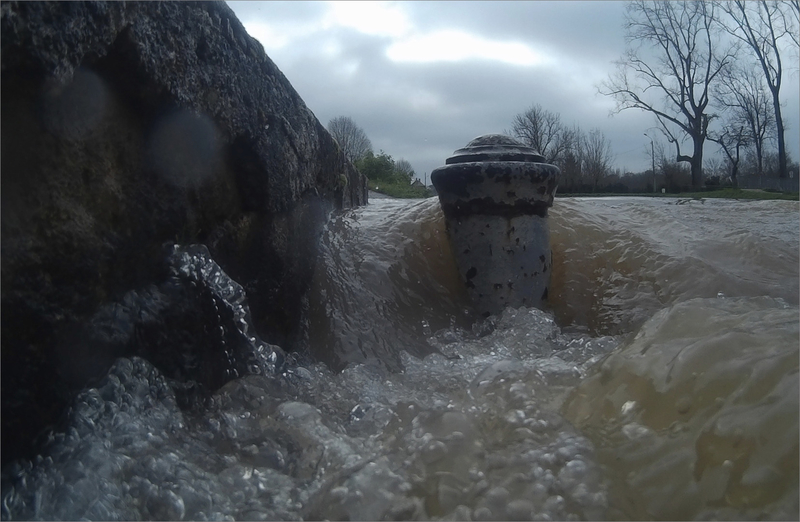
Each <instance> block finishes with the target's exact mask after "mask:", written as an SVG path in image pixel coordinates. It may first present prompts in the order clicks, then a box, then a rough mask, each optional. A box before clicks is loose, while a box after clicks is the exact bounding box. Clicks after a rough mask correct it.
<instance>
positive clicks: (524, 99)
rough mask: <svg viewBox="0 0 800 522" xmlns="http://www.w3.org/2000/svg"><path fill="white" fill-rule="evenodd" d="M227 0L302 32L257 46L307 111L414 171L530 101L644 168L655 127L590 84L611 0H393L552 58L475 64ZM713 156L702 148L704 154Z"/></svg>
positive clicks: (793, 108)
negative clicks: (411, 52)
mask: <svg viewBox="0 0 800 522" xmlns="http://www.w3.org/2000/svg"><path fill="white" fill-rule="evenodd" d="M230 4H231V7H232V8H233V9H234V11H235V12H236V13H237V15H238V16H239V17H240V19H241V20H242V22H243V23H244V24H245V25H247V23H248V21H249V20H261V21H263V22H266V23H269V24H270V25H272V26H273V27H274V28H276V29H278V30H280V29H281V28H286V29H297V28H303V31H306V32H305V33H303V32H302V31H300V34H298V35H297V36H296V37H295V38H294V39H293V40H292V41H291V42H290V43H289V44H288V45H286V46H284V47H282V48H279V49H272V50H271V49H266V52H267V54H268V55H269V56H270V58H272V59H273V61H275V63H276V64H277V65H278V67H279V68H280V69H281V71H282V72H283V73H284V74H285V75H286V77H287V78H288V79H289V81H290V82H292V84H293V85H294V87H295V88H296V89H297V91H298V92H299V93H300V95H301V96H302V97H303V99H304V100H305V102H306V104H307V105H308V106H309V108H310V109H311V110H312V111H313V112H314V114H315V115H316V116H317V117H318V118H319V120H320V121H321V122H322V123H323V124H327V122H328V121H329V120H330V119H331V118H333V117H335V116H340V115H346V116H350V117H352V118H353V119H354V120H355V121H356V122H357V123H358V124H359V125H360V126H361V127H363V128H364V130H365V131H366V132H367V134H368V136H369V137H370V140H371V141H372V143H373V146H374V147H375V149H376V150H379V149H383V150H385V151H386V152H387V153H389V154H391V155H392V156H393V157H394V158H401V157H402V158H405V159H407V160H409V161H410V162H411V164H412V166H413V167H414V169H415V171H416V172H417V174H418V175H419V176H422V175H423V173H424V172H428V173H430V171H431V170H432V169H434V168H436V167H438V166H440V165H442V164H443V162H444V160H445V158H447V157H448V156H449V155H451V154H452V152H453V151H454V150H455V149H457V148H459V147H462V146H463V145H465V144H466V143H467V142H468V141H469V140H470V139H472V138H474V137H476V136H477V135H479V134H484V133H490V132H503V131H505V130H507V129H510V127H511V122H512V120H513V117H514V115H516V114H518V113H520V112H522V111H524V110H525V109H527V108H528V107H529V106H531V105H533V104H535V103H540V104H541V105H542V106H543V107H546V108H548V109H550V110H552V111H554V112H557V113H559V114H560V115H561V118H562V121H563V122H564V123H565V124H567V125H572V124H577V125H578V126H580V128H581V129H583V130H584V131H588V130H590V129H592V128H595V127H597V128H600V129H601V130H602V131H603V132H604V133H605V134H606V135H607V137H608V138H609V140H611V142H612V147H613V152H614V154H615V155H616V165H617V166H618V167H620V168H627V169H629V170H633V171H638V170H643V169H646V168H649V165H650V155H649V149H650V147H649V144H650V141H649V139H648V138H646V137H644V136H643V133H644V132H645V131H646V130H647V129H648V128H651V127H653V126H654V125H655V121H654V119H653V117H652V116H650V115H649V114H647V113H644V112H641V111H633V110H628V111H624V112H622V113H620V114H617V115H615V116H614V117H611V118H609V116H608V113H609V109H610V108H612V107H613V102H612V101H611V100H610V99H608V98H607V97H604V96H601V95H598V94H597V89H596V84H598V83H599V82H601V81H602V80H604V79H606V78H607V77H608V74H609V73H610V72H611V71H613V67H614V66H613V65H612V63H611V62H612V61H613V60H616V59H618V58H619V57H620V56H621V55H622V52H623V50H624V39H623V37H622V31H623V30H622V23H623V19H622V15H623V13H624V5H625V4H624V3H623V2H573V1H570V2H561V1H558V2H551V1H547V2H496V1H491V2H408V3H404V4H402V7H403V10H404V11H405V12H406V13H407V16H408V18H409V21H410V23H411V25H412V26H413V27H415V29H416V30H417V31H419V32H423V33H425V32H430V31H435V30H445V29H457V30H460V31H463V32H467V33H471V34H476V35H478V36H480V37H483V38H486V39H492V40H497V41H520V42H525V43H527V44H529V45H530V46H531V47H533V48H535V49H540V50H542V49H543V50H544V51H545V52H548V53H550V55H552V56H556V57H557V60H556V61H555V62H554V63H553V64H550V65H547V66H537V67H519V66H513V65H508V64H503V63H500V62H494V61H485V60H467V61H462V62H454V63H448V62H438V63H408V62H401V63H396V62H392V61H391V60H389V59H388V57H387V56H386V51H387V49H388V47H389V45H391V43H392V40H391V39H390V38H389V37H381V36H370V35H365V34H363V33H359V32H358V31H356V30H355V29H352V28H346V27H331V28H328V29H325V30H321V29H316V30H314V29H313V28H314V27H315V26H316V27H318V26H319V25H320V24H319V23H318V22H321V21H322V17H323V15H324V13H325V11H326V10H327V9H328V8H327V7H326V6H325V5H324V4H322V3H319V2H266V3H264V4H261V3H256V2H243V3H240V2H235V3H233V2H231V3H230ZM332 49H336V50H337V52H336V53H334V54H331V53H330V51H331V50H332ZM326 50H327V51H326ZM326 52H327V54H326ZM785 81H786V85H785V86H784V89H786V90H785V91H784V92H785V93H788V92H790V91H791V90H792V89H794V90H797V83H798V82H797V75H794V76H793V78H789V79H786V80H785ZM787 98H788V101H787V107H786V109H787V111H786V112H787V119H788V120H789V127H790V131H789V133H788V134H787V143H792V144H793V145H792V147H793V148H792V149H791V150H792V155H793V157H795V158H796V157H797V152H796V151H797V148H798V145H797V144H796V142H797V141H798V138H797V136H798V134H797V130H798V129H797V127H798V126H800V125H798V123H797V122H798V119H799V118H798V114H797V113H798V109H797V105H798V101H797V99H796V97H794V98H792V97H791V96H788V95H787ZM789 115H791V116H789ZM790 118H791V119H790ZM714 154H715V150H712V147H711V146H709V147H708V148H707V150H706V156H707V157H711V156H712V155H714Z"/></svg>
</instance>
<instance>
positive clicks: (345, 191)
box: [0, 2, 367, 461]
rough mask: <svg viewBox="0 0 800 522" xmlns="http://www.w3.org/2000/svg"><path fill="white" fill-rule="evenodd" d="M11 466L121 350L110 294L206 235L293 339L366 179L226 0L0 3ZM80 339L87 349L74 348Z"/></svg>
mask: <svg viewBox="0 0 800 522" xmlns="http://www.w3.org/2000/svg"><path fill="white" fill-rule="evenodd" d="M0 9H2V26H1V27H0V29H1V30H2V156H1V158H2V165H1V172H2V401H3V403H2V413H3V415H2V438H3V447H2V449H3V460H4V461H8V459H10V458H14V457H15V456H16V455H15V453H17V452H18V450H19V451H21V450H22V449H24V448H26V447H27V446H29V442H30V440H31V439H32V438H33V436H35V435H36V433H37V431H38V430H40V429H41V428H43V427H45V426H46V425H47V424H48V423H50V422H53V421H54V420H55V419H57V417H58V415H60V413H61V412H62V411H63V408H64V405H65V404H66V403H67V401H68V400H69V395H70V394H69V393H68V391H69V390H75V389H78V388H80V387H82V386H84V385H85V384H86V383H87V382H88V381H89V380H91V379H92V378H94V377H96V374H97V373H98V372H102V371H104V369H105V368H107V364H109V363H110V362H109V359H110V358H111V355H118V354H104V353H102V348H101V347H94V348H93V347H91V346H88V347H87V346H86V343H80V342H77V341H76V342H75V343H71V342H70V339H71V338H70V335H71V332H75V331H80V327H79V326H77V325H79V324H81V323H82V322H85V320H86V319H87V318H88V317H90V316H91V315H92V314H93V313H94V312H95V311H96V310H97V309H98V307H99V306H100V305H102V304H104V303H108V302H113V301H115V300H119V299H121V297H122V296H123V295H124V294H125V293H126V292H128V291H130V290H135V289H139V288H142V287H144V286H146V285H148V284H152V283H153V282H157V281H158V280H159V278H163V277H164V268H163V252H164V250H163V244H164V243H165V242H177V243H181V244H190V243H203V244H206V245H207V246H208V248H209V250H210V252H211V254H212V256H213V257H214V259H215V260H216V261H217V262H218V263H219V265H220V266H221V267H222V268H223V269H224V270H225V271H226V272H227V273H228V275H230V276H231V277H232V278H233V279H235V280H236V281H238V282H239V283H241V284H242V285H243V287H244V288H245V290H246V292H247V295H248V300H249V303H250V309H251V311H252V315H253V322H254V324H255V326H256V329H257V330H258V333H259V334H260V335H261V337H262V338H263V339H264V340H265V341H267V342H270V343H274V344H278V345H281V346H283V347H284V348H287V349H291V348H292V343H293V340H294V336H295V335H296V332H297V326H298V325H297V320H298V318H299V315H300V309H301V307H302V306H303V299H304V296H305V294H306V289H307V286H308V283H309V280H310V276H311V274H312V270H313V265H314V261H315V258H316V246H317V240H318V233H319V231H320V229H321V226H322V225H323V224H324V222H325V220H326V219H327V216H328V215H329V213H330V211H331V210H334V209H338V208H344V207H349V206H355V205H360V204H364V203H366V198H367V191H366V180H365V179H364V178H363V177H362V176H361V175H360V174H359V173H358V172H357V171H356V170H355V169H354V168H353V167H352V165H351V164H350V163H349V162H347V161H346V160H345V159H344V156H343V154H342V153H341V151H340V150H339V148H338V146H337V145H336V143H335V141H334V140H333V139H332V138H331V136H330V135H329V134H328V132H327V131H326V130H325V128H324V127H323V126H322V125H321V124H320V122H319V121H318V120H317V119H316V117H315V116H314V115H313V114H312V112H311V111H310V110H309V109H308V108H307V107H306V105H305V104H304V103H303V101H302V100H301V99H300V97H299V96H298V94H297V93H296V92H295V90H294V89H293V88H292V86H291V85H290V83H289V82H288V80H287V79H286V78H285V77H284V76H283V74H282V73H281V72H280V71H279V70H278V68H277V67H276V66H275V64H274V63H273V62H272V61H271V60H270V59H269V58H268V57H267V56H266V54H265V53H264V50H263V48H262V46H261V45H260V44H259V43H258V42H257V41H255V40H254V39H253V38H251V37H250V36H248V35H247V33H246V32H245V30H244V28H243V26H242V25H241V23H240V22H239V21H238V20H237V19H236V17H235V16H234V14H233V12H232V11H231V10H230V9H229V8H228V7H227V6H226V5H225V4H224V3H222V2H3V3H2V6H1V7H0ZM77 346H81V348H77Z"/></svg>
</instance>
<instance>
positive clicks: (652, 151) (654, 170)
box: [644, 132, 656, 194]
mask: <svg viewBox="0 0 800 522" xmlns="http://www.w3.org/2000/svg"><path fill="white" fill-rule="evenodd" d="M644 135H645V136H647V133H646V132H645V133H644ZM647 137H648V138H650V136H647ZM650 157H651V158H652V159H653V194H655V193H656V149H655V147H654V146H653V138H650Z"/></svg>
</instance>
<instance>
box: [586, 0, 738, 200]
mask: <svg viewBox="0 0 800 522" xmlns="http://www.w3.org/2000/svg"><path fill="white" fill-rule="evenodd" d="M714 16H715V4H713V3H707V2H686V1H684V2H675V1H657V2H653V1H649V0H637V1H634V2H631V3H629V4H628V7H627V10H626V17H625V28H626V41H627V44H628V48H627V50H626V52H625V54H624V55H623V57H622V58H621V59H620V60H619V61H617V71H616V73H614V74H613V75H612V76H611V77H610V78H609V80H608V81H606V82H604V83H603V84H602V85H601V87H600V89H599V91H600V92H601V93H602V94H605V95H608V96H612V97H614V98H615V100H616V101H617V107H616V109H615V111H614V113H619V112H621V111H623V110H625V109H640V110H644V111H647V112H650V113H652V114H653V115H655V117H656V119H657V120H658V123H659V125H660V130H661V131H662V132H663V133H664V134H665V136H666V137H667V139H668V140H669V141H670V142H671V143H672V144H673V145H674V146H675V148H676V160H677V161H678V162H688V163H689V164H690V165H691V175H692V185H693V186H695V187H700V186H701V185H702V180H703V145H704V143H705V140H706V137H707V136H708V124H709V120H710V119H711V117H712V115H710V114H709V113H708V112H707V110H708V105H709V101H710V99H709V98H710V90H711V87H712V86H713V83H714V82H715V80H716V79H717V76H718V75H719V74H720V72H721V71H722V70H724V69H725V68H726V67H727V66H728V65H729V63H730V62H731V60H732V58H733V54H732V49H724V50H722V49H719V48H718V44H717V38H716V31H715V25H716V24H715V23H714ZM645 46H646V47H647V48H648V50H649V49H654V50H655V51H656V55H655V56H653V55H651V54H649V53H647V52H642V51H643V49H642V48H643V47H645ZM686 137H688V138H689V139H690V140H691V142H692V146H693V151H692V153H691V154H683V153H681V143H682V142H683V140H684V139H685V138H686Z"/></svg>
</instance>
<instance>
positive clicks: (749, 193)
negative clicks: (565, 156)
mask: <svg viewBox="0 0 800 522" xmlns="http://www.w3.org/2000/svg"><path fill="white" fill-rule="evenodd" d="M603 196H639V197H651V198H694V199H704V198H726V199H783V200H790V201H800V194H798V193H797V192H768V191H763V190H747V189H744V190H743V189H737V188H723V189H719V190H708V191H701V192H681V193H678V194H653V193H637V194H603V193H588V194H559V193H556V197H603Z"/></svg>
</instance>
